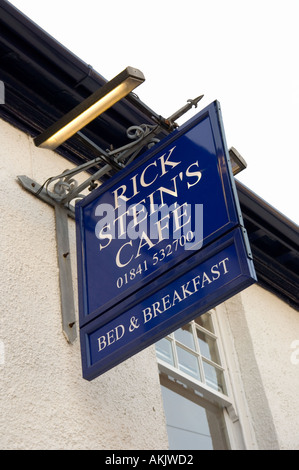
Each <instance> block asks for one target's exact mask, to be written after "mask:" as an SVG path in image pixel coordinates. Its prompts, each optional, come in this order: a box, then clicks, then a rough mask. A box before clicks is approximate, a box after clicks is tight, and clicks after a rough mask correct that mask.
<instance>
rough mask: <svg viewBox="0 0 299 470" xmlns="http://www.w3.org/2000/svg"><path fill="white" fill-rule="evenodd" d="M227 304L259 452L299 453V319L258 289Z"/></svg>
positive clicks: (252, 289) (276, 300) (283, 304)
mask: <svg viewBox="0 0 299 470" xmlns="http://www.w3.org/2000/svg"><path fill="white" fill-rule="evenodd" d="M225 304H226V305H225V306H226V316H227V320H228V322H229V325H230V329H231V335H232V338H231V340H232V342H233V344H234V348H235V351H236V354H237V360H238V364H239V371H240V375H241V380H242V384H243V393H244V395H245V399H246V404H247V406H248V410H249V413H248V419H249V420H250V422H251V425H252V427H253V429H254V432H255V436H256V441H257V445H258V448H259V449H261V450H268V449H281V450H284V449H297V450H298V449H299V399H298V390H299V314H298V312H296V311H294V309H292V308H291V307H289V306H288V305H287V304H286V303H285V302H283V301H281V300H280V299H279V298H277V297H276V296H274V295H273V294H271V293H270V292H268V291H267V290H265V289H263V288H261V287H260V286H258V285H254V286H251V287H250V288H248V289H246V290H244V291H243V292H242V293H241V294H239V295H237V296H235V297H233V298H232V299H230V300H229V301H227V302H226V303H225ZM295 341H297V352H296V350H295V349H294V347H292V344H294V342H295Z"/></svg>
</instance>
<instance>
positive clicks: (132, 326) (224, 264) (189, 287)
mask: <svg viewBox="0 0 299 470" xmlns="http://www.w3.org/2000/svg"><path fill="white" fill-rule="evenodd" d="M229 262H230V259H229V258H228V257H227V258H224V259H222V260H220V261H219V262H218V263H215V264H213V265H212V266H211V268H210V269H206V270H205V271H202V273H201V274H197V275H196V276H194V277H192V278H191V279H189V280H188V281H187V282H185V283H184V284H181V285H180V286H179V287H178V288H176V289H174V290H172V292H169V293H168V294H167V295H164V296H163V297H161V298H160V299H157V300H155V302H153V303H152V304H151V305H148V306H147V307H145V308H143V309H142V311H140V312H139V313H138V315H136V314H135V315H136V316H135V315H134V316H131V318H130V322H129V324H128V325H126V326H125V325H123V324H120V325H118V326H117V327H116V328H111V329H110V330H109V331H108V332H107V333H105V334H102V335H101V336H99V337H98V338H97V345H98V352H101V351H103V350H104V349H106V348H107V347H109V346H111V345H112V344H114V343H116V342H117V341H119V340H120V339H122V338H123V337H124V336H125V334H127V335H130V334H131V333H133V332H134V331H135V330H136V329H137V330H138V328H139V326H140V325H141V324H143V325H145V324H146V323H148V322H150V321H151V320H153V319H154V318H156V317H157V316H158V315H162V314H163V313H164V312H166V311H168V310H170V309H171V308H173V307H175V306H176V305H178V304H180V303H183V302H184V301H185V300H186V299H188V298H189V297H191V296H193V295H195V294H196V293H197V292H198V291H200V290H201V289H205V288H206V287H207V286H208V285H210V284H212V283H213V282H217V281H218V280H219V279H220V278H221V277H222V276H225V275H226V274H228V273H229V267H228V266H229ZM182 308H184V307H183V305H182Z"/></svg>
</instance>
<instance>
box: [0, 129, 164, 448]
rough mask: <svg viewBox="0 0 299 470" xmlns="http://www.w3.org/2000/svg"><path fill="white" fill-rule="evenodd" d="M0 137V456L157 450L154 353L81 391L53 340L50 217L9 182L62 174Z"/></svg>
mask: <svg viewBox="0 0 299 470" xmlns="http://www.w3.org/2000/svg"><path fill="white" fill-rule="evenodd" d="M0 137H1V145H0V212H1V228H0V237H1V250H0V293H1V294H0V449H163V448H164V449H167V447H168V440H167V432H166V427H165V420H164V412H163V406H162V401H161V392H160V385H159V376H158V369H157V364H156V357H155V351H154V348H153V347H151V348H148V349H146V350H145V351H143V352H141V353H140V354H138V355H136V356H135V357H133V358H131V359H130V360H128V361H126V362H125V363H123V364H121V365H119V366H118V367H116V368H114V369H113V370H111V371H110V372H107V373H106V374H104V375H103V376H101V377H98V378H97V379H95V380H94V381H92V382H87V381H85V380H83V379H82V378H81V359H80V345H79V340H77V341H76V342H75V343H74V344H73V345H69V344H68V343H67V342H66V340H65V338H64V336H63V333H62V329H61V313H60V293H59V278H58V266H57V253H56V238H55V220H54V211H53V209H52V208H51V207H49V206H48V205H47V204H45V203H43V202H41V201H40V200H38V199H37V198H35V197H34V196H33V195H31V194H30V193H28V192H26V191H25V190H24V189H22V188H21V186H20V185H19V184H18V182H17V175H26V176H29V177H30V178H32V179H34V180H36V181H37V182H39V183H43V182H44V181H45V180H46V179H47V178H49V177H50V176H54V175H57V174H59V173H61V172H62V171H63V170H65V169H66V168H70V167H71V166H72V165H71V164H70V163H69V162H67V161H66V160H65V159H63V158H61V157H59V156H58V155H57V154H55V153H54V152H52V151H48V150H40V149H37V148H36V147H35V146H34V144H33V142H32V139H31V138H29V137H28V136H27V135H25V134H24V133H22V132H20V131H18V130H17V129H15V128H13V127H12V126H10V125H9V124H7V123H5V122H4V121H0ZM69 225H70V239H71V251H72V268H73V279H74V289H75V298H76V297H77V294H76V292H77V286H76V282H77V281H76V279H77V274H76V257H75V225H74V222H73V221H70V222H69ZM77 328H78V326H77Z"/></svg>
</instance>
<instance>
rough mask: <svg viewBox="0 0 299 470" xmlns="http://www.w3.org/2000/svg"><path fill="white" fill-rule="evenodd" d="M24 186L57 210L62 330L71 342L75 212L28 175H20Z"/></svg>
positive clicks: (75, 336)
mask: <svg viewBox="0 0 299 470" xmlns="http://www.w3.org/2000/svg"><path fill="white" fill-rule="evenodd" d="M18 180H19V182H20V184H21V185H22V187H23V188H24V189H26V190H27V191H29V192H30V193H31V194H33V195H34V196H36V197H38V198H39V199H41V200H42V201H44V202H46V203H47V204H50V205H51V206H52V207H53V208H54V210H55V224H56V242H57V259H58V267H59V285H60V294H61V295H60V298H61V317H62V331H63V333H64V335H65V337H66V339H67V341H68V342H69V343H71V344H72V343H74V341H75V340H76V338H77V330H76V314H75V302H74V291H73V282H72V267H71V257H70V245H69V229H68V217H71V218H74V212H73V211H72V210H71V209H69V208H68V207H66V206H62V205H61V204H59V203H57V202H56V201H55V199H54V198H52V197H51V195H50V194H49V193H47V192H46V190H45V189H43V188H42V187H41V186H40V185H39V184H38V183H36V182H35V181H33V180H32V179H30V178H28V177H27V176H18Z"/></svg>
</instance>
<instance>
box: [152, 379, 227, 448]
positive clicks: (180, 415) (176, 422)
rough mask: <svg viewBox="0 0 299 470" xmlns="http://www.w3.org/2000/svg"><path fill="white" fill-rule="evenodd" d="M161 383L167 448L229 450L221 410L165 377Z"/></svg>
mask: <svg viewBox="0 0 299 470" xmlns="http://www.w3.org/2000/svg"><path fill="white" fill-rule="evenodd" d="M161 382H162V385H161V388H162V397H163V404H164V409H165V416H166V423H167V432H168V440H169V448H170V450H212V449H215V450H226V449H228V445H227V438H226V431H225V424H224V419H223V415H222V412H221V410H220V409H219V408H218V407H216V406H211V405H209V404H208V403H206V401H205V400H203V399H200V398H198V397H197V396H196V395H195V394H194V393H192V392H191V391H190V390H188V389H185V388H183V387H182V386H178V385H176V384H171V382H170V380H168V379H164V380H161ZM205 403H206V406H205Z"/></svg>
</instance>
